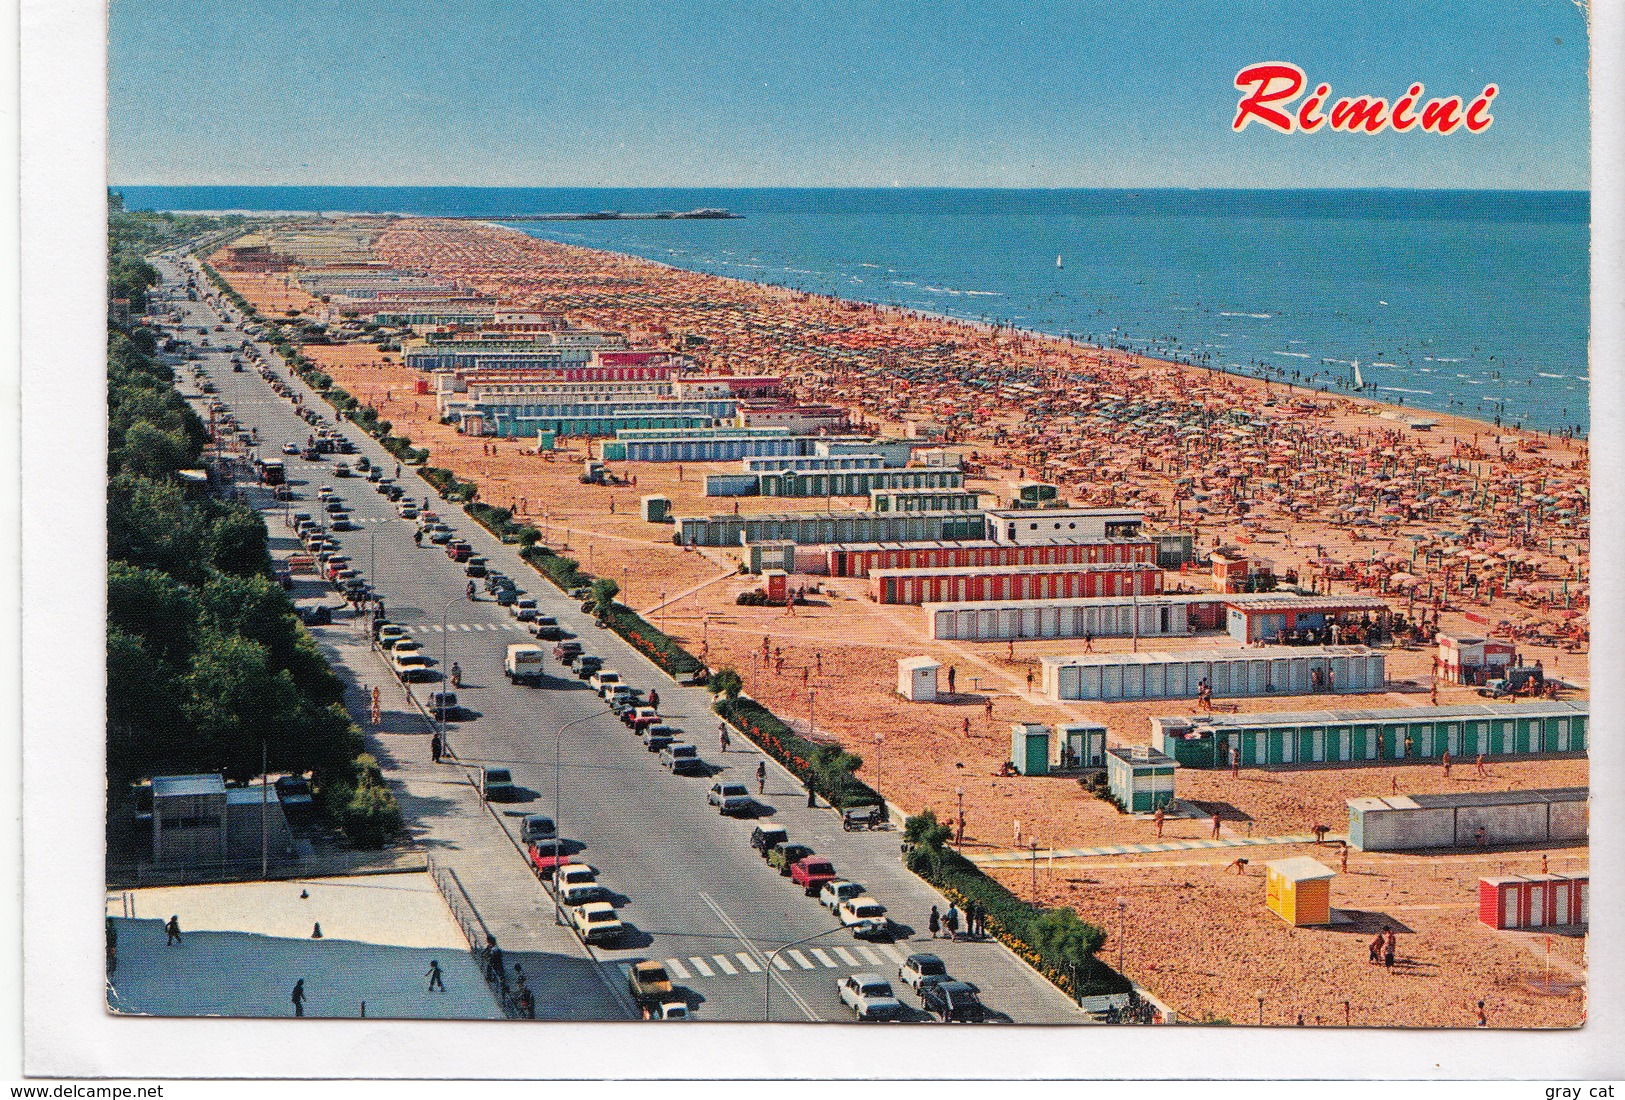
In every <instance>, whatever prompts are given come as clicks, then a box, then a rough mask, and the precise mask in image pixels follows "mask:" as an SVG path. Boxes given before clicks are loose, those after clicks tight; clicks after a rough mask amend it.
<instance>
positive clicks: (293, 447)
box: [282, 443, 299, 456]
mask: <svg viewBox="0 0 1625 1100" xmlns="http://www.w3.org/2000/svg"><path fill="white" fill-rule="evenodd" d="M282 453H283V454H285V455H289V456H295V455H298V453H299V444H297V443H284V444H283V445H282Z"/></svg>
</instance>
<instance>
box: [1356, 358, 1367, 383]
mask: <svg viewBox="0 0 1625 1100" xmlns="http://www.w3.org/2000/svg"><path fill="white" fill-rule="evenodd" d="M1354 388H1355V389H1357V390H1363V389H1365V379H1364V378H1361V377H1360V361H1359V360H1358V359H1356V360H1355V361H1354Z"/></svg>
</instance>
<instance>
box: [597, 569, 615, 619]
mask: <svg viewBox="0 0 1625 1100" xmlns="http://www.w3.org/2000/svg"><path fill="white" fill-rule="evenodd" d="M620 594H621V586H620V585H619V584H617V583H616V582H615V579H614V578H613V577H599V578H598V579H597V580H595V581H593V582H592V610H593V615H594V616H595V617H597V618H599V619H607V618H609V613H610V609H611V608H613V607H614V606H615V597H616V596H619V595H620Z"/></svg>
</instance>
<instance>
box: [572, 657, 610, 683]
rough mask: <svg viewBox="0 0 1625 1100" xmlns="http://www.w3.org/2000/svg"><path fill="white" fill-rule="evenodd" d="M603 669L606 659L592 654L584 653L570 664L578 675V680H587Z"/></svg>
mask: <svg viewBox="0 0 1625 1100" xmlns="http://www.w3.org/2000/svg"><path fill="white" fill-rule="evenodd" d="M603 667H604V659H603V658H602V657H595V656H593V655H592V654H591V653H583V654H581V655H580V656H578V657H576V658H575V659H574V660H572V661H571V662H570V670H571V671H572V672H574V673H575V674H576V679H577V680H586V679H588V678H590V677H591V676H592V675H593V673H595V672H597V671H598V670H599V669H601V668H603Z"/></svg>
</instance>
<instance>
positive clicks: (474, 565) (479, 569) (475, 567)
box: [463, 557, 486, 577]
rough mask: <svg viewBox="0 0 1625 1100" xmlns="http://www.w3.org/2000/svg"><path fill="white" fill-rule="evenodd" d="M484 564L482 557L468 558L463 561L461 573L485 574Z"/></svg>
mask: <svg viewBox="0 0 1625 1100" xmlns="http://www.w3.org/2000/svg"><path fill="white" fill-rule="evenodd" d="M485 564H486V563H485V559H484V558H480V557H473V558H469V559H468V561H466V562H464V563H463V575H464V576H465V577H483V576H485Z"/></svg>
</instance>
